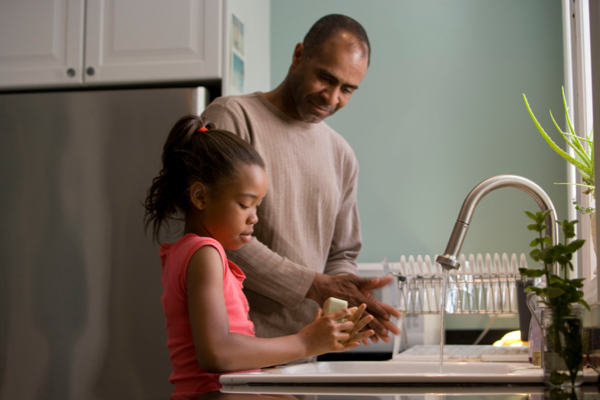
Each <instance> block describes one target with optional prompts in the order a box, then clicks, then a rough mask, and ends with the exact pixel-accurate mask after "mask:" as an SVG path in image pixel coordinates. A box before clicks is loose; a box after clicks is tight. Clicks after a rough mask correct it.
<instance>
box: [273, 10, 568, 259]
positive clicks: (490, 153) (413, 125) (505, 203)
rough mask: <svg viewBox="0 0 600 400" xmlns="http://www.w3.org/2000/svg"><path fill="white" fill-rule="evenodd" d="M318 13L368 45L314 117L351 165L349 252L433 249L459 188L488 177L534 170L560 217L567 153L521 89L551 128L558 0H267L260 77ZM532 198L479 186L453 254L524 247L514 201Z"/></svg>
mask: <svg viewBox="0 0 600 400" xmlns="http://www.w3.org/2000/svg"><path fill="white" fill-rule="evenodd" d="M330 13H341V14H346V15H348V16H351V17H353V18H355V19H356V20H358V21H359V22H360V23H361V24H363V26H364V27H365V29H366V30H367V33H368V34H369V39H370V41H371V46H372V59H371V67H370V69H369V71H368V73H367V75H366V77H365V79H364V80H363V82H362V84H361V87H360V89H359V90H358V91H357V92H356V93H355V94H354V96H353V98H352V99H351V101H350V102H349V104H348V105H347V106H346V108H345V109H343V110H341V111H340V112H338V114H336V115H335V116H333V117H331V118H329V119H328V120H327V123H328V124H330V125H331V126H332V127H333V128H334V129H336V130H337V131H338V132H340V133H341V134H342V135H343V136H344V137H345V138H346V140H348V142H349V143H350V144H351V145H352V147H353V148H354V151H355V153H356V156H357V158H358V161H359V163H360V176H359V192H358V201H359V210H360V216H361V222H362V233H363V243H364V246H363V250H362V252H361V254H360V256H359V262H378V261H380V260H381V258H382V257H388V259H389V260H393V261H396V260H398V259H399V258H400V256H401V255H402V254H404V255H410V254H413V255H417V254H430V255H433V254H438V253H442V252H443V251H444V249H445V247H446V243H447V240H448V238H449V235H450V232H451V230H452V227H453V225H454V222H455V220H456V217H457V215H458V211H459V209H460V206H461V204H462V202H463V200H464V198H465V196H466V195H467V193H468V192H469V191H470V190H471V189H472V188H473V187H474V186H475V185H477V184H478V183H479V182H481V181H483V180H484V179H487V178H489V177H491V176H494V175H498V174H518V175H523V176H525V177H528V178H530V179H532V180H534V181H535V182H537V183H538V184H539V185H540V186H542V188H544V190H546V191H547V192H548V194H549V195H550V197H551V198H552V200H553V202H554V205H555V206H556V209H557V212H558V217H559V218H561V219H564V218H566V217H567V213H566V208H567V191H566V188H565V186H558V185H554V184H553V182H564V181H565V180H566V164H565V163H564V162H563V161H562V159H561V158H560V157H559V156H557V155H556V154H555V153H554V152H553V151H552V150H551V149H550V147H549V146H548V145H547V144H546V143H545V142H544V141H543V139H542V137H541V136H540V134H539V133H538V132H537V131H536V129H535V126H534V125H533V123H532V121H531V120H530V118H529V116H528V114H527V110H526V108H525V106H524V104H523V99H522V93H525V94H527V97H528V99H529V102H530V104H532V106H533V108H534V111H535V112H536V113H537V114H538V118H539V119H540V121H541V123H542V125H544V126H546V127H547V129H548V131H550V127H551V121H550V118H549V115H548V110H549V109H552V110H553V112H554V115H558V116H560V115H561V102H560V96H561V89H560V88H561V85H563V53H562V25H561V2H560V0H527V1H523V0H452V1H450V0H446V1H444V0H437V1H433V0H420V1H414V0H370V1H363V0H302V1H288V0H272V2H271V86H272V87H276V86H277V85H278V84H279V83H280V82H281V80H282V79H283V78H284V77H285V74H286V73H287V70H288V68H289V65H290V61H291V57H292V51H293V48H294V46H295V44H296V43H297V42H299V41H302V38H303V37H304V34H305V33H306V32H307V31H308V29H309V28H310V26H311V25H312V24H313V23H314V22H315V21H316V20H317V19H318V18H320V17H321V16H323V15H326V14H330ZM563 120H564V118H560V119H559V123H562V122H563ZM552 135H553V137H554V138H555V140H559V139H560V137H559V135H558V133H557V132H556V131H554V132H552ZM536 209H537V205H536V203H535V202H534V201H533V200H532V199H530V198H529V197H528V196H527V195H526V194H524V193H523V192H520V191H518V190H515V189H501V190H499V191H496V192H493V193H491V194H490V195H488V196H487V197H486V198H485V199H484V200H483V201H482V202H481V203H480V205H479V207H478V208H477V210H476V212H475V216H474V219H473V223H472V224H471V228H470V229H469V234H468V236H467V239H466V241H465V243H464V246H463V251H464V252H465V253H471V252H473V253H478V252H481V253H484V252H508V253H512V252H516V253H521V252H528V244H529V242H530V240H531V239H532V235H531V233H530V232H529V231H527V229H526V225H527V224H528V219H527V217H526V216H525V215H524V213H523V211H524V210H532V211H536Z"/></svg>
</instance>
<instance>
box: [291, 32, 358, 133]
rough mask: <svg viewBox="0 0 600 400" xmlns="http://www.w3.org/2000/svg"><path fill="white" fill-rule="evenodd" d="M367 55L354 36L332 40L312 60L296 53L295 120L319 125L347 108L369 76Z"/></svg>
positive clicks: (293, 71) (301, 50) (293, 75)
mask: <svg viewBox="0 0 600 400" xmlns="http://www.w3.org/2000/svg"><path fill="white" fill-rule="evenodd" d="M367 68H368V54H366V53H365V50H364V49H363V47H362V46H361V44H360V43H359V42H358V40H357V39H356V38H355V37H354V36H353V35H351V34H349V33H346V32H340V33H339V34H336V35H334V36H333V37H331V38H329V39H328V40H327V41H326V42H325V43H323V45H321V48H320V49H318V50H317V51H316V52H315V53H314V54H312V55H311V57H310V58H308V59H307V58H306V55H305V54H304V48H303V46H302V45H301V44H299V45H298V46H297V47H296V50H295V51H294V60H293V63H292V67H291V70H290V81H289V82H290V87H291V95H292V101H293V103H294V104H293V105H294V107H295V113H296V114H297V115H294V117H295V118H297V119H299V120H301V121H304V122H310V123H318V122H321V121H323V120H324V119H325V118H327V117H329V116H330V115H333V114H334V113H335V112H336V111H337V110H339V109H340V108H342V107H344V106H345V105H346V103H347V102H348V100H350V97H352V93H354V91H355V90H356V89H358V85H359V84H360V82H361V81H362V79H363V77H364V76H365V74H366V73H367Z"/></svg>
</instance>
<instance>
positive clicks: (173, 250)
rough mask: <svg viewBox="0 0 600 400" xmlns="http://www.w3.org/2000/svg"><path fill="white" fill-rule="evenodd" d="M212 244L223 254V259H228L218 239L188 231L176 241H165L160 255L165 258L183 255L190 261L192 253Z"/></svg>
mask: <svg viewBox="0 0 600 400" xmlns="http://www.w3.org/2000/svg"><path fill="white" fill-rule="evenodd" d="M204 246H211V247H214V248H215V249H216V250H217V251H218V252H219V254H220V255H221V260H224V261H226V260H227V256H226V255H225V249H223V246H221V243H219V242H218V241H217V240H215V239H213V238H210V237H206V236H198V235H196V234H194V233H188V234H186V235H184V236H183V237H182V238H181V239H179V240H178V241H177V242H175V243H163V244H162V245H161V248H160V257H161V259H163V260H164V259H165V258H167V257H170V258H172V257H176V258H180V257H183V258H185V259H187V261H189V259H190V258H191V257H192V255H193V254H194V253H195V252H196V251H197V250H198V249H200V248H201V247H204Z"/></svg>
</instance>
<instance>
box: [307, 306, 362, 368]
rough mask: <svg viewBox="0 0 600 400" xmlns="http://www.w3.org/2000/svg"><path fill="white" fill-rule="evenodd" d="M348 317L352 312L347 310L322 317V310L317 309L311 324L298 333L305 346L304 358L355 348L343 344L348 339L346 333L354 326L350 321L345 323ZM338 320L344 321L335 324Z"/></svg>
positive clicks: (348, 335) (348, 336)
mask: <svg viewBox="0 0 600 400" xmlns="http://www.w3.org/2000/svg"><path fill="white" fill-rule="evenodd" d="M350 316H352V311H350V310H349V309H347V308H344V309H342V310H338V311H336V312H333V313H331V314H328V315H322V310H321V309H320V308H319V309H318V310H317V313H316V315H315V318H314V320H313V322H312V323H311V324H310V325H307V326H305V327H304V328H303V329H302V330H301V331H300V332H299V333H298V336H299V337H300V338H301V340H302V342H303V344H304V346H305V349H306V357H311V356H317V355H320V354H324V353H331V352H339V351H345V350H349V349H351V348H354V347H356V346H351V345H345V344H344V342H346V341H347V340H348V339H349V338H350V334H349V333H348V332H346V331H349V330H351V329H352V327H353V325H354V323H353V322H351V321H345V318H349V317H350ZM338 320H344V322H337V321H338Z"/></svg>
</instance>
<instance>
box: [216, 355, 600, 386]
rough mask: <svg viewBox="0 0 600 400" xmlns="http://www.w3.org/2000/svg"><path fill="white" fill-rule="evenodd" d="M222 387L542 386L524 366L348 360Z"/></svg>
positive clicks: (589, 377)
mask: <svg viewBox="0 0 600 400" xmlns="http://www.w3.org/2000/svg"><path fill="white" fill-rule="evenodd" d="M220 381H221V383H222V384H223V385H247V384H281V385H286V384H299V383H300V384H315V385H318V384H324V383H325V384H340V385H353V384H365V383H447V384H452V383H489V384H501V383H505V384H509V383H543V371H542V369H541V368H539V367H534V366H533V365H531V364H527V363H499V362H458V363H452V362H445V363H444V367H443V370H442V372H440V365H439V363H438V362H401V361H395V360H390V361H379V362H377V361H352V362H316V363H307V364H297V365H289V366H280V367H275V368H265V369H263V370H261V371H260V372H249V373H232V374H225V375H222V376H221V378H220ZM584 381H585V382H597V381H598V374H597V373H596V372H594V371H593V370H591V369H586V370H585V371H584Z"/></svg>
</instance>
